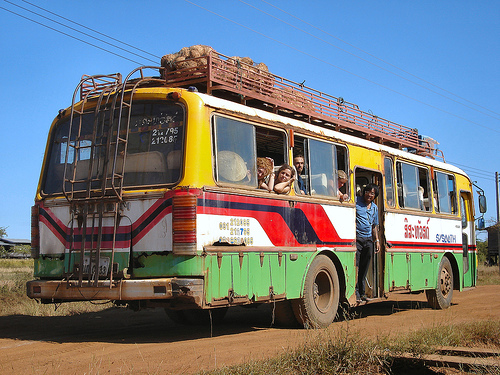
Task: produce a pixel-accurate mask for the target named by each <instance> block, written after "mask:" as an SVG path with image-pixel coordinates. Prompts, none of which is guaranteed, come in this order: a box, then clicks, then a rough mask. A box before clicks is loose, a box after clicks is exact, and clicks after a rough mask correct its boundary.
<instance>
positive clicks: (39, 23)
mask: <svg viewBox="0 0 500 375" xmlns="http://www.w3.org/2000/svg"><path fill="white" fill-rule="evenodd" d="M0 9H3V10H5V11H7V12H10V13H12V14H15V15H16V16H19V17H21V18H24V19H26V20H28V21H31V22H33V23H36V24H38V25H40V26H43V27H46V28H47V29H50V30H52V31H55V32H58V33H60V34H63V35H66V36H68V37H70V38H73V39H75V40H78V41H80V42H82V43H85V44H88V45H89V46H92V47H95V48H98V49H100V50H102V51H105V52H108V53H111V54H112V55H115V56H118V57H121V58H122V59H125V60H128V61H131V62H133V63H135V64H138V65H142V64H141V63H140V62H137V61H135V60H132V59H129V58H128V57H125V56H122V55H120V54H118V53H115V52H113V51H110V50H107V49H105V48H102V47H99V46H97V45H95V44H92V43H90V42H87V41H85V40H83V39H80V38H77V37H76V36H73V35H70V34H67V33H65V32H63V31H60V30H57V29H54V28H53V27H50V26H48V25H45V24H43V23H41V22H38V21H35V20H34V19H31V18H29V17H26V16H23V15H21V14H19V13H16V12H14V11H12V10H10V9H7V8H4V7H0Z"/></svg>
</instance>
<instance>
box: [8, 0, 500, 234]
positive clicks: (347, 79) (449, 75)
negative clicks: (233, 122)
mask: <svg viewBox="0 0 500 375" xmlns="http://www.w3.org/2000/svg"><path fill="white" fill-rule="evenodd" d="M30 2H31V3H32V4H35V5H37V6H39V7H43V8H44V9H46V10H49V11H50V12H53V13H56V14H58V15H60V16H63V17H65V18H67V19H70V20H72V21H75V22H77V23H79V24H81V25H84V26H86V27H89V28H91V29H94V30H96V31H98V32H100V33H103V34H105V35H107V36H109V37H112V38H115V39H118V40H119V41H122V42H125V43H127V44H129V45H132V46H135V47H138V48H140V49H141V50H143V51H146V52H149V53H150V54H152V55H148V54H146V53H145V52H143V51H138V50H133V49H132V48H131V47H129V46H126V45H123V44H119V43H118V42H116V41H114V40H111V39H108V38H105V37H104V36H102V35H99V34H96V33H94V32H92V31H89V30H86V29H84V28H82V27H81V26H78V25H75V24H71V23H70V22H68V21H65V20H63V19H61V18H58V17H56V16H54V15H52V14H50V13H47V12H44V11H43V10H41V9H38V8H36V7H34V6H33V5H30V4H29V3H27V2H25V1H22V0H11V2H7V1H4V0H0V6H1V7H2V8H4V9H0V35H1V38H0V45H1V51H2V58H1V59H0V68H1V69H0V71H1V80H0V85H1V86H0V87H1V90H0V103H1V109H2V110H1V112H0V170H1V172H2V173H1V178H2V182H1V183H0V227H7V233H8V237H9V238H29V236H30V207H31V206H32V204H33V200H34V196H35V192H36V187H37V184H38V179H39V174H40V168H41V164H42V160H43V154H44V150H45V144H46V137H47V134H48V130H49V126H50V124H51V122H52V120H53V118H54V117H55V116H56V115H57V111H58V110H59V109H61V108H65V107H68V106H69V105H70V104H71V98H72V95H73V91H74V89H75V87H76V85H77V84H78V82H79V80H80V77H81V76H82V75H83V74H107V73H116V72H120V73H122V74H125V75H126V74H127V73H129V72H130V71H131V70H132V69H134V68H135V67H137V66H138V65H142V64H144V65H159V61H160V57H161V56H162V55H164V54H166V53H172V52H177V51H178V50H180V49H181V48H182V47H185V46H191V45H194V44H205V45H210V46H212V47H214V48H215V49H216V50H217V51H218V52H220V53H223V54H225V55H229V56H249V57H251V58H252V59H253V60H254V61H256V62H264V63H265V64H267V65H268V67H269V68H270V71H271V72H272V73H274V74H277V75H280V76H283V77H285V78H287V79H290V80H293V81H296V82H302V81H304V80H305V81H306V83H305V84H306V85H307V86H309V87H312V88H314V89H317V90H319V91H323V92H326V93H328V94H331V95H334V96H341V97H343V98H344V99H345V100H347V101H349V102H353V103H356V104H358V105H359V107H360V108H361V109H363V110H365V111H372V112H373V113H374V114H376V115H378V116H380V117H384V118H386V119H389V120H391V121H394V122H397V123H401V124H403V125H406V126H409V127H412V128H418V129H419V131H420V133H421V134H425V135H428V136H431V137H432V138H434V139H436V140H438V141H439V142H440V148H441V149H442V150H443V152H444V154H445V157H446V161H447V162H450V163H454V164H456V165H457V166H459V167H462V168H463V169H464V170H465V171H467V172H468V173H469V174H470V176H471V178H472V179H473V180H476V181H477V182H478V184H479V185H480V186H481V187H482V188H483V189H484V190H485V192H486V195H487V198H488V204H489V206H488V211H489V212H488V213H487V214H486V218H487V219H488V218H496V210H495V204H496V201H495V200H496V197H495V180H494V172H495V171H500V165H499V162H498V160H499V157H498V156H497V153H498V143H499V141H500V127H499V126H498V124H499V121H500V104H499V103H500V64H499V61H500V1H497V0H489V1H472V0H470V1H463V0H453V1H451V0H442V1H436V0H433V1H427V0H421V1H400V0H391V1H373V0H358V1H335V0H324V1H309V2H305V1H295V0H266V1H263V0H245V1H238V0H233V1H229V0H228V1H221V0H210V1H204V0H190V1H184V0H177V1H164V0H161V1H138V0H137V1H132V0H124V1H115V0H108V1H95V0H87V1H80V0H73V1H62V0H53V1H41V0H30ZM16 5H18V6H21V7H24V8H27V9H29V10H32V11H34V12H37V13H39V14H42V15H44V16H46V17H50V18H52V19H55V20H57V21H58V22H61V23H64V24H67V25H70V26H71V27H73V28H76V29H78V30H81V31H84V32H86V33H88V34H90V35H92V36H95V37H98V38H100V39H104V40H106V41H107V42H109V43H113V44H116V45H119V46H120V47H121V48H124V49H126V50H130V51H133V52H134V53H137V54H138V55H140V56H136V55H133V54H131V53H129V52H126V51H123V50H120V49H117V48H116V47H112V46H109V45H107V44H105V43H103V42H101V41H98V40H95V39H92V38H91V37H90V36H86V35H82V34H80V33H78V32H76V31H73V30H70V29H67V28H65V27H63V26H61V25H58V24H55V23H53V22H51V21H49V20H47V19H44V18H41V17H40V16H38V15H35V14H33V13H30V12H28V11H26V10H24V9H21V8H19V7H18V6H16ZM6 9H8V10H10V11H12V12H15V13H18V14H20V15H22V16H24V17H28V18H30V19H33V20H36V21H37V22H39V23H42V24H44V25H47V26H50V27H52V28H54V29H57V30H60V31H62V32H64V33H66V34H69V35H72V36H73V37H75V38H78V39H81V40H84V41H86V42H88V43H91V44H94V45H96V46H99V47H101V48H103V49H106V50H109V51H112V52H113V53H115V54H118V55H121V56H123V57H126V58H127V59H130V60H133V61H129V60H127V59H125V58H123V57H119V56H117V55H114V54H111V53H109V52H106V51H104V50H102V49H98V48H96V47H94V46H91V45H89V44H86V43H84V42H82V41H80V40H77V39H74V38H71V37H69V36H67V35H63V34H61V33H59V32H57V31H54V30H52V29H48V28H46V27H44V26H42V25H40V24H37V23H33V22H32V21H30V20H27V19H26V18H22V17H20V16H19V15H15V14H13V13H11V12H9V11H7V10H6ZM148 58H149V59H151V60H153V62H152V61H149V60H148ZM382 68H383V69H382ZM390 72H392V73H395V74H392V73H390ZM413 82H416V83H417V84H415V83H413Z"/></svg>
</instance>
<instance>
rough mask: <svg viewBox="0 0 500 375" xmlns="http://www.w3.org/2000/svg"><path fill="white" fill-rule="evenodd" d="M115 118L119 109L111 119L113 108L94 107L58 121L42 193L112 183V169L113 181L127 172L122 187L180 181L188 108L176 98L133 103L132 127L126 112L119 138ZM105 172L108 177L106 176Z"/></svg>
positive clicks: (81, 188)
mask: <svg viewBox="0 0 500 375" xmlns="http://www.w3.org/2000/svg"><path fill="white" fill-rule="evenodd" d="M117 118H118V110H117V111H116V112H115V116H114V119H113V120H112V121H110V114H109V111H107V112H104V111H103V112H98V113H97V116H96V114H95V112H94V111H92V112H91V113H86V114H83V115H81V116H76V115H75V116H74V119H73V124H72V125H71V126H70V119H69V118H65V119H63V120H61V121H60V122H59V123H57V124H56V126H55V127H54V129H53V131H52V134H51V139H50V143H49V145H50V146H49V153H48V157H47V166H46V168H45V174H44V180H43V183H42V191H43V193H44V194H58V193H62V192H63V185H64V184H65V188H66V191H67V190H69V189H71V190H73V191H79V190H86V189H89V188H90V189H101V188H103V184H106V186H109V183H110V181H111V180H112V179H111V178H110V176H111V171H113V170H114V172H115V177H114V183H115V184H116V174H121V172H122V171H123V187H141V186H155V185H169V184H174V183H176V182H177V181H178V180H179V178H180V173H181V164H182V155H183V144H184V127H185V111H184V108H183V107H182V106H181V105H179V104H177V103H172V102H163V101H161V102H160V101H158V102H139V101H138V102H134V104H133V106H132V112H131V115H130V122H129V123H128V127H127V125H126V124H127V121H128V111H127V110H126V109H125V110H124V111H123V113H122V121H121V125H120V128H121V130H120V137H119V138H120V141H119V142H116V138H117V137H116V129H117V122H118V121H117ZM127 128H128V136H127V131H126V130H125V129H127ZM70 132H71V134H70ZM110 133H111V136H110ZM108 138H111V139H108ZM123 140H125V141H123ZM115 155H116V157H115ZM113 161H114V162H113ZM65 165H66V168H65ZM113 165H114V168H113ZM65 170H66V171H65ZM105 171H107V173H106V176H107V178H103V177H104V173H105ZM106 180H107V181H106Z"/></svg>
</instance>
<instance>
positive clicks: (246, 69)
mask: <svg viewBox="0 0 500 375" xmlns="http://www.w3.org/2000/svg"><path fill="white" fill-rule="evenodd" d="M163 68H164V69H162V75H163V78H164V79H165V83H166V85H167V86H169V87H183V88H188V87H190V86H195V87H196V88H197V89H198V91H200V92H205V93H207V94H210V95H214V96H218V97H222V98H225V99H229V100H233V101H238V102H240V103H242V104H246V105H248V106H252V107H256V108H261V109H264V110H267V111H272V112H274V113H278V114H281V115H285V116H288V117H292V118H295V119H298V120H302V121H306V122H309V123H312V124H315V125H319V126H323V127H325V128H330V129H334V130H337V131H340V132H343V133H348V134H352V135H354V136H357V137H361V138H365V139H369V140H371V141H374V142H377V143H380V144H384V145H388V146H391V147H395V148H398V149H402V150H406V151H408V152H411V153H414V154H418V155H422V156H427V157H430V158H433V159H434V158H436V157H438V158H441V159H442V160H443V161H444V155H443V153H442V151H441V150H439V149H438V148H437V147H436V144H438V143H437V142H436V141H434V140H432V138H429V137H423V136H419V134H418V130H417V129H413V128H410V127H407V126H404V125H400V124H397V123H395V122H392V121H389V120H386V119H384V118H381V117H378V116H376V115H373V114H371V113H368V112H365V111H362V110H360V109H359V107H358V106H357V105H356V104H353V103H349V102H347V101H345V100H344V99H343V98H341V97H334V96H331V95H328V94H325V93H322V92H320V91H317V90H314V89H312V88H309V87H307V86H305V85H303V83H297V82H293V81H290V80H287V79H285V78H283V77H280V76H277V75H275V74H272V73H269V72H268V71H265V70H263V69H260V68H259V66H255V65H249V64H246V63H245V62H243V61H241V59H239V58H233V57H228V56H225V55H222V54H220V53H218V52H216V51H214V50H210V51H208V53H207V54H205V55H203V56H199V57H195V58H189V59H185V60H183V61H182V62H181V63H176V62H172V61H170V62H167V63H164V66H163Z"/></svg>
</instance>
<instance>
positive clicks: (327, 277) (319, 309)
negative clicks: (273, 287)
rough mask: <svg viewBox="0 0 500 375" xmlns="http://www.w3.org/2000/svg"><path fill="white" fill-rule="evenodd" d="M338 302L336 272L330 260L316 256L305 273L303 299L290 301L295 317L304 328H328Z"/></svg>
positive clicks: (333, 317) (338, 284)
mask: <svg viewBox="0 0 500 375" xmlns="http://www.w3.org/2000/svg"><path fill="white" fill-rule="evenodd" d="M339 300H340V283H339V277H338V274H337V270H336V268H335V266H334V264H333V262H332V261H331V260H330V258H328V257H327V256H326V255H322V254H321V255H318V256H317V257H316V258H315V259H314V260H313V261H312V263H311V266H310V267H309V270H308V271H307V275H306V279H305V282H304V290H303V297H302V298H299V299H298V300H293V301H292V304H293V310H294V313H295V317H296V318H297V320H298V321H299V322H300V323H301V324H302V325H304V327H306V328H324V327H328V326H329V325H330V324H331V323H332V322H333V321H334V319H335V317H336V315H337V309H338V306H339Z"/></svg>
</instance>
